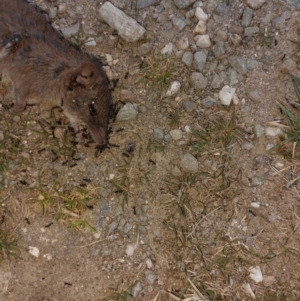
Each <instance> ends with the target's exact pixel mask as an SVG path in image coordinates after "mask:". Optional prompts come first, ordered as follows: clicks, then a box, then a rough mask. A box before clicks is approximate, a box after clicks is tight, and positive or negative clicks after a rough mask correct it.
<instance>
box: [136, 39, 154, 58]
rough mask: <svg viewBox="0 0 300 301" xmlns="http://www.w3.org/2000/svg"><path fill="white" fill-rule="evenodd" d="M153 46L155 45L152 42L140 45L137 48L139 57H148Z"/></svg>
mask: <svg viewBox="0 0 300 301" xmlns="http://www.w3.org/2000/svg"><path fill="white" fill-rule="evenodd" d="M153 46H154V45H153V43H152V42H148V43H144V44H142V45H140V46H139V47H137V48H136V50H137V54H138V55H139V56H143V55H146V54H148V53H149V52H150V51H151V50H152V49H153Z"/></svg>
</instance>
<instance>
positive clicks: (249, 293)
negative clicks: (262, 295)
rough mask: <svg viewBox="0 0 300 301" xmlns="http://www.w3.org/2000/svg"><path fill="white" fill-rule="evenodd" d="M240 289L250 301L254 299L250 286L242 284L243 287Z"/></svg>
mask: <svg viewBox="0 0 300 301" xmlns="http://www.w3.org/2000/svg"><path fill="white" fill-rule="evenodd" d="M242 288H243V289H244V291H245V293H246V294H247V295H248V296H249V297H251V298H252V299H255V295H254V293H253V291H252V288H251V286H250V284H249V283H247V284H243V285H242Z"/></svg>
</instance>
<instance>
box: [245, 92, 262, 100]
mask: <svg viewBox="0 0 300 301" xmlns="http://www.w3.org/2000/svg"><path fill="white" fill-rule="evenodd" d="M248 97H249V98H250V99H251V100H253V101H259V100H260V95H259V92H258V91H250V92H249V93H248Z"/></svg>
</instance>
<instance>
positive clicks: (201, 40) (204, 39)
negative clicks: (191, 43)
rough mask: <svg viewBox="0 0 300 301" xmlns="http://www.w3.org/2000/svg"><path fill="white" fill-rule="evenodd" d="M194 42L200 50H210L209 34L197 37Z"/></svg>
mask: <svg viewBox="0 0 300 301" xmlns="http://www.w3.org/2000/svg"><path fill="white" fill-rule="evenodd" d="M194 40H195V42H196V45H197V46H198V47H200V48H208V47H210V46H211V42H210V38H209V35H207V34H203V35H197V36H195V37H194Z"/></svg>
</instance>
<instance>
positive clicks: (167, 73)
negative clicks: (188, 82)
mask: <svg viewBox="0 0 300 301" xmlns="http://www.w3.org/2000/svg"><path fill="white" fill-rule="evenodd" d="M141 69H142V73H143V74H144V75H145V77H146V78H147V80H148V81H150V83H151V84H152V86H153V88H155V89H158V90H159V91H160V93H161V96H162V95H163V92H164V91H165V89H166V88H168V86H169V85H170V83H171V82H172V80H173V79H174V78H175V75H176V72H175V68H174V60H173V59H172V58H171V57H168V56H166V55H157V56H155V57H147V59H146V60H145V61H143V63H142V68H141Z"/></svg>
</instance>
